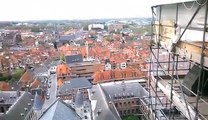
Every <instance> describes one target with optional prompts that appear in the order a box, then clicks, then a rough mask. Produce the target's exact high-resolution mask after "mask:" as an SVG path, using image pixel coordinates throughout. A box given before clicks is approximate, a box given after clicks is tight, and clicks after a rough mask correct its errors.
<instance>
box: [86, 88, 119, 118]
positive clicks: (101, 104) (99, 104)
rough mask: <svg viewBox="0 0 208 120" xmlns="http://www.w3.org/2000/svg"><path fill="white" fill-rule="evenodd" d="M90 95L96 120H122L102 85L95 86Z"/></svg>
mask: <svg viewBox="0 0 208 120" xmlns="http://www.w3.org/2000/svg"><path fill="white" fill-rule="evenodd" d="M90 93H91V95H89V96H90V99H91V104H92V111H93V116H94V119H95V120H121V118H120V116H119V114H118V112H117V110H116V108H115V106H114V104H112V103H110V98H109V97H108V96H107V95H105V93H104V91H103V89H102V87H101V85H100V84H97V85H95V86H93V88H92V89H90Z"/></svg>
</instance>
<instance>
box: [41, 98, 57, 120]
mask: <svg viewBox="0 0 208 120" xmlns="http://www.w3.org/2000/svg"><path fill="white" fill-rule="evenodd" d="M57 101H59V98H57V99H56V100H55V101H54V102H53V103H52V104H51V105H50V106H48V108H47V109H46V110H45V111H43V112H42V114H41V116H40V117H39V118H41V117H43V115H44V114H45V113H46V112H47V111H48V110H49V109H50V108H51V107H52V106H53V105H54V104H55V103H56V102H57ZM52 118H53V117H52Z"/></svg>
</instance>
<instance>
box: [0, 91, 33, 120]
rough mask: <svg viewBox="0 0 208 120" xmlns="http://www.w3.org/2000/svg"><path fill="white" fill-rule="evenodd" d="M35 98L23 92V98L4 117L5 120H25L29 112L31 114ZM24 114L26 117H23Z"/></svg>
mask: <svg viewBox="0 0 208 120" xmlns="http://www.w3.org/2000/svg"><path fill="white" fill-rule="evenodd" d="M31 99H33V96H32V95H31V94H30V93H28V92H21V96H20V97H19V98H18V99H17V100H16V102H15V104H14V105H12V106H11V107H10V108H9V110H8V111H7V112H6V114H5V115H4V116H3V120H14V118H15V120H24V119H25V117H26V115H27V114H28V112H30V110H31V108H32V105H33V102H32V100H31ZM21 114H24V116H21Z"/></svg>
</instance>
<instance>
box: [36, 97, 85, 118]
mask: <svg viewBox="0 0 208 120" xmlns="http://www.w3.org/2000/svg"><path fill="white" fill-rule="evenodd" d="M39 120H81V118H80V117H79V116H78V115H77V113H76V112H75V110H74V109H73V108H72V107H71V106H70V105H67V104H66V103H64V102H63V101H62V100H59V99H57V100H56V101H55V102H54V103H53V104H52V105H51V106H49V108H48V109H47V110H46V111H44V112H43V114H42V116H41V117H40V119H39Z"/></svg>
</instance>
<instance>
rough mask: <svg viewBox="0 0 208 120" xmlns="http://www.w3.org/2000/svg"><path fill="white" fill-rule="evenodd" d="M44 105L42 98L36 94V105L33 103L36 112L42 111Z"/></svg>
mask: <svg viewBox="0 0 208 120" xmlns="http://www.w3.org/2000/svg"><path fill="white" fill-rule="evenodd" d="M42 105H43V103H42V100H41V97H40V95H38V93H37V92H36V93H35V98H34V103H33V109H34V110H41V108H42Z"/></svg>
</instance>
